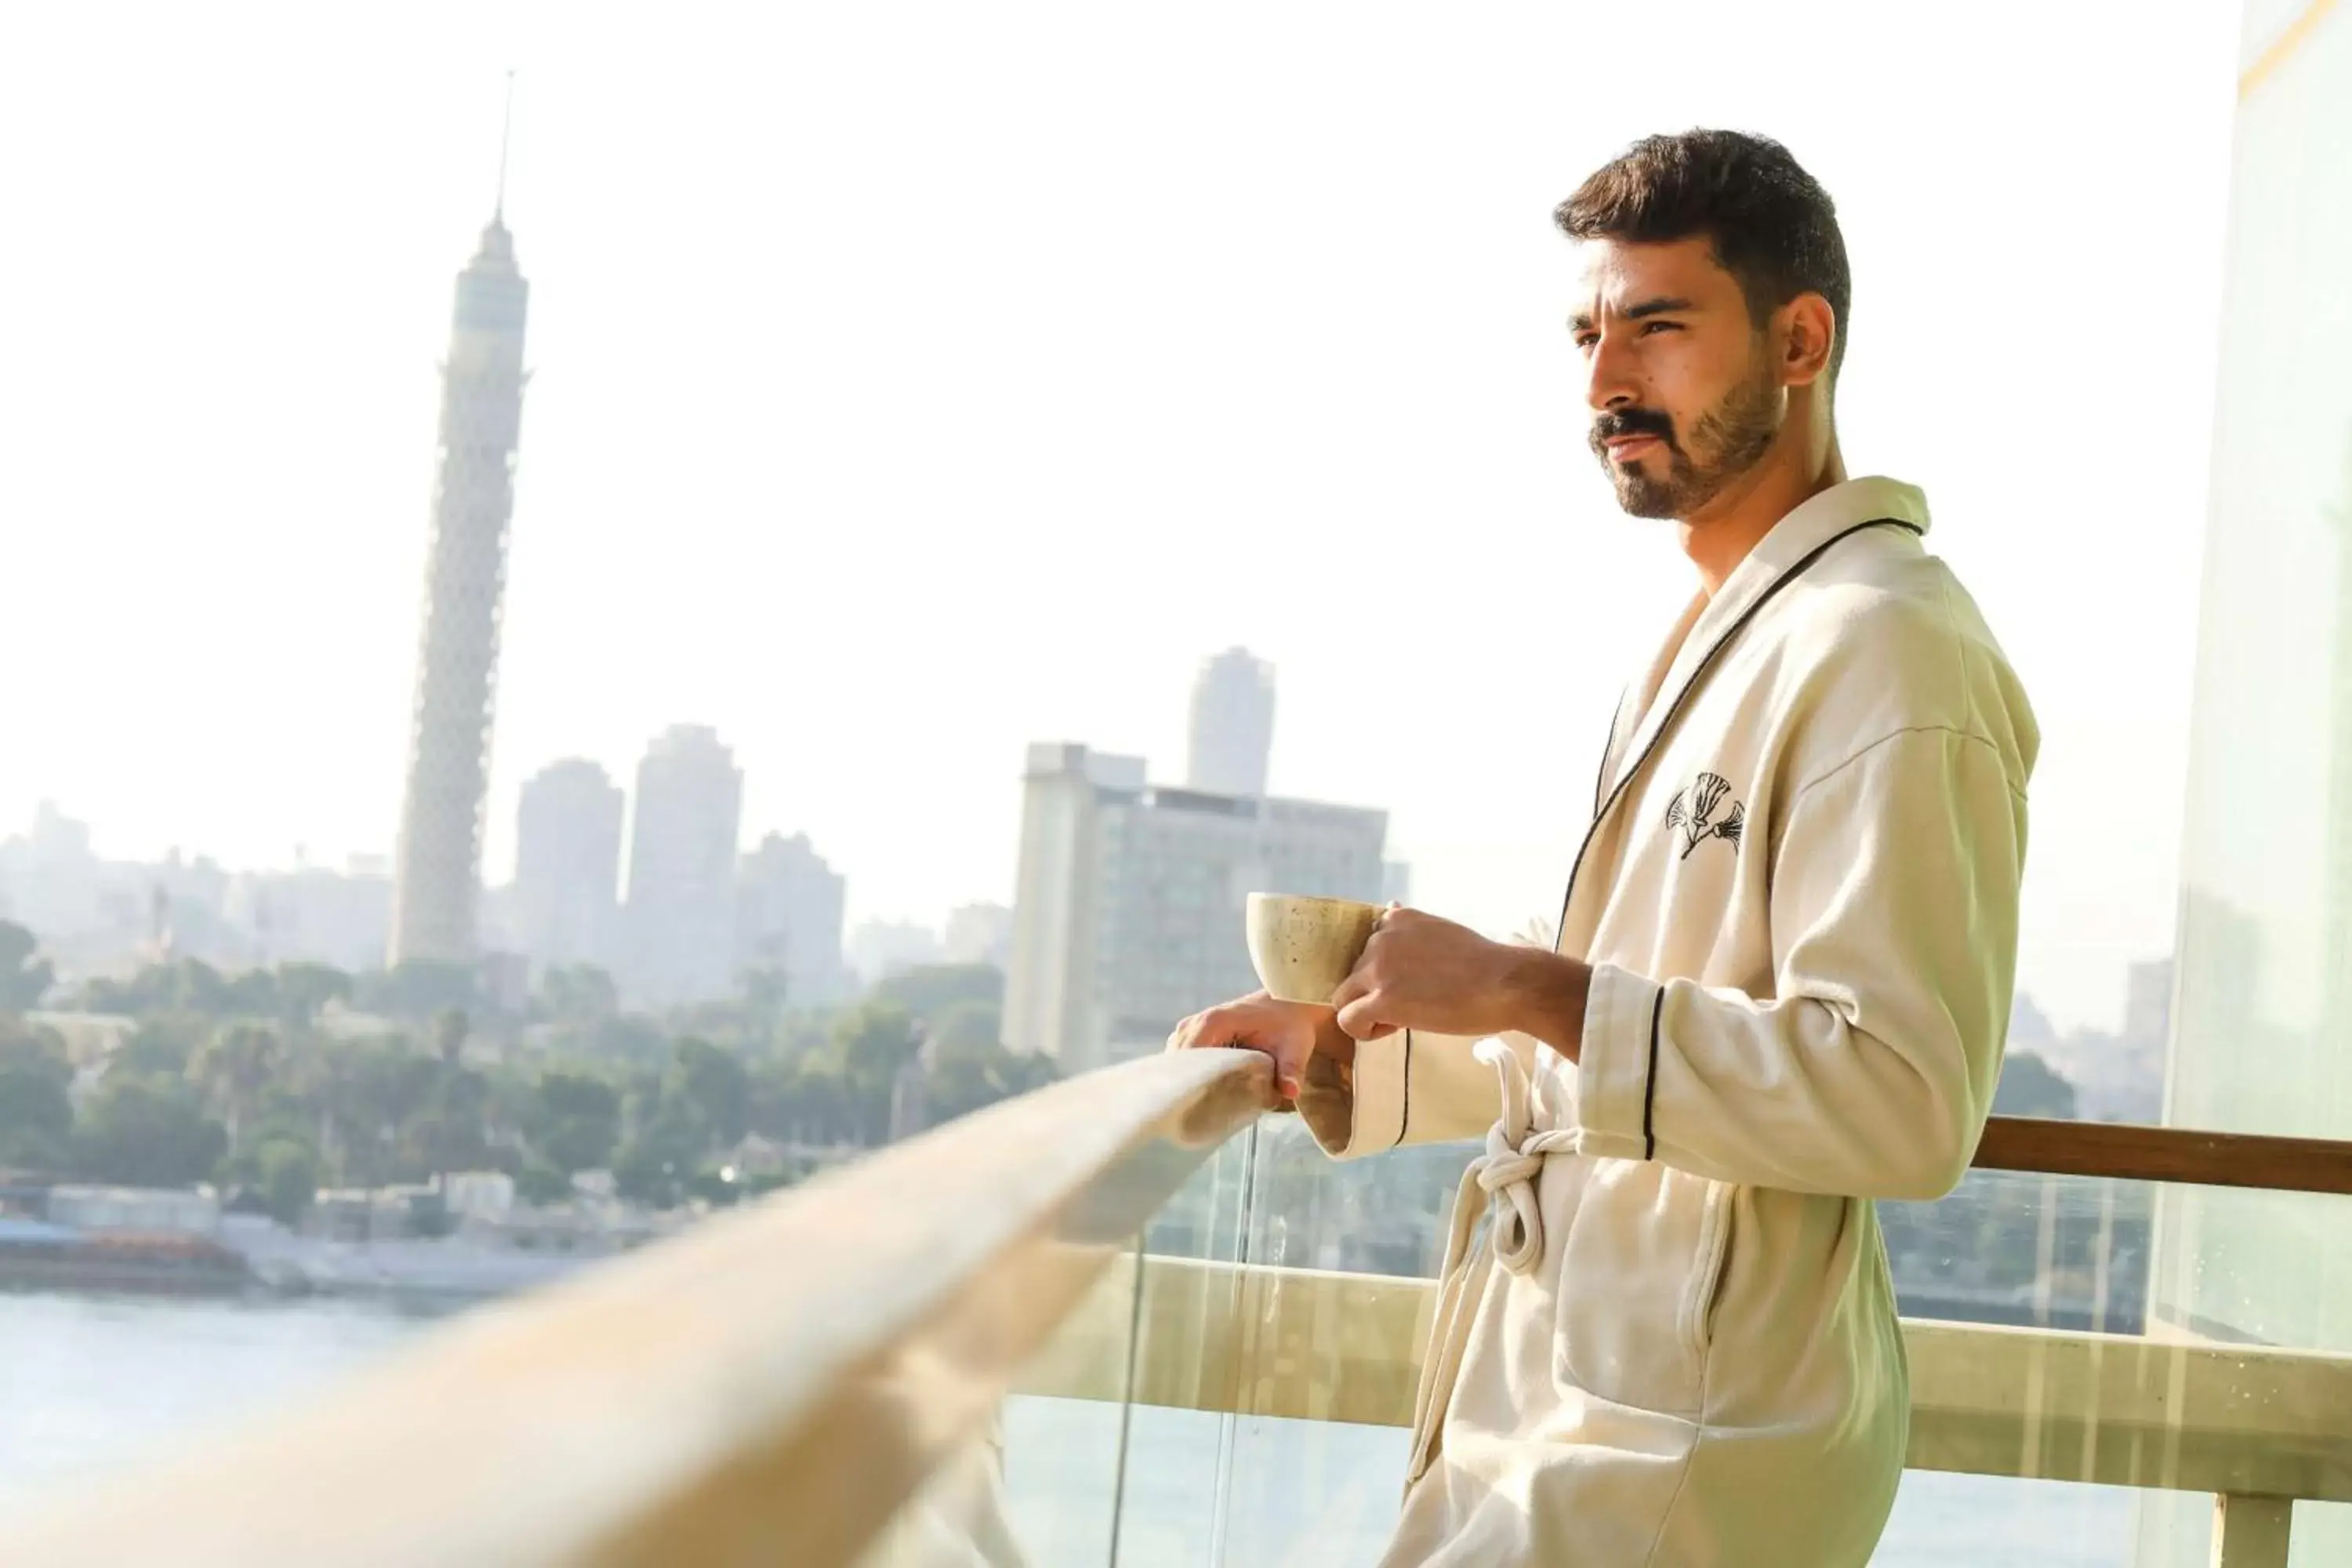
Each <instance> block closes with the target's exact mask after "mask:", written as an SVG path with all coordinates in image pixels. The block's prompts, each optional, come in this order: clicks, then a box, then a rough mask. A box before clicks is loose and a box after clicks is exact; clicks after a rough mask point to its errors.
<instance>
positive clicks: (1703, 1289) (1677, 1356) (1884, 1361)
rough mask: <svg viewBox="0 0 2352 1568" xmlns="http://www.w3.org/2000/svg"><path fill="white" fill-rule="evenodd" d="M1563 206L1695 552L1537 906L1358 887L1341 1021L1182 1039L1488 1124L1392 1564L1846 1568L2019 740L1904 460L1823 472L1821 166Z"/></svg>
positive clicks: (1304, 1018) (1594, 327) (1995, 884)
mask: <svg viewBox="0 0 2352 1568" xmlns="http://www.w3.org/2000/svg"><path fill="white" fill-rule="evenodd" d="M1557 216H1558V219H1559V226H1560V227H1561V228H1562V229H1564V230H1565V231H1566V232H1567V233H1568V234H1569V236H1570V237H1572V238H1573V239H1575V240H1576V241H1578V242H1579V249H1580V257H1581V259H1582V262H1583V277H1582V281H1581V283H1580V286H1579V289H1578V291H1577V295H1576V303H1575V309H1574V312H1573V316H1572V319H1571V321H1570V330H1571V331H1572V332H1573V333H1574V335H1575V339H1576V342H1577V344H1578V346H1579V348H1580V350H1581V351H1582V354H1583V358H1584V363H1585V367H1586V374H1587V377H1588V387H1587V396H1588V398H1589V400H1590V402H1591V408H1592V428H1591V444H1592V447H1593V450H1594V451H1595V453H1596V454H1597V455H1598V456H1599V458H1600V459H1601V464H1602V466H1603V467H1604V468H1605V469H1606V470H1607V472H1608V474H1609V477H1610V479H1611V482H1612V484H1613V485H1614V486H1615V488H1616V491H1617V498H1618V500H1619V502H1620V504H1622V506H1623V507H1624V509H1625V510H1627V511H1629V512H1632V513H1633V514H1634V515H1635V516H1639V517H1649V518H1658V519H1662V520H1665V519H1671V520H1672V521H1674V522H1675V526H1676V531H1677V533H1678V534H1679V537H1680V540H1681V543H1682V548H1683V551H1684V553H1685V554H1686V555H1687V556H1688V557H1689V558H1690V562H1691V564H1692V565H1693V566H1694V567H1695V568H1696V572H1697V574H1698V592H1697V595H1696V597H1695V598H1694V599H1693V600H1692V601H1691V604H1690V606H1689V608H1688V609H1687V610H1686V611H1685V613H1684V615H1683V616H1682V617H1681V619H1680V621H1679V622H1678V623H1677V624H1676V625H1675V626H1674V628H1673V629H1672V630H1671V631H1670V632H1669V633H1668V634H1667V636H1666V638H1665V640H1664V644H1663V646H1662V647H1660V648H1659V649H1658V651H1657V653H1656V656H1655V658H1654V659H1652V660H1651V662H1650V664H1649V666H1648V668H1647V671H1646V673H1644V674H1643V676H1642V677H1641V678H1640V679H1637V680H1636V681H1635V682H1634V683H1633V685H1632V686H1631V687H1630V688H1629V689H1628V690H1627V692H1626V695H1625V698H1624V700H1623V702H1622V705H1621V707H1620V709H1619V711H1618V714H1617V717H1616V721H1615V723H1614V725H1613V728H1612V732H1611V734H1610V737H1609V741H1608V745H1607V748H1606V751H1605V752H1604V754H1603V760H1602V763H1601V777H1600V781H1599V784H1598V786H1597V788H1596V791H1595V795H1594V799H1593V815H1592V820H1591V828H1590V830H1589V831H1588V832H1587V834H1586V836H1585V839H1584V843H1583V847H1582V848H1581V849H1580V851H1579V853H1578V855H1577V858H1576V863H1575V866H1574V868H1573V869H1572V871H1571V872H1570V879H1569V886H1568V892H1567V896H1566V899H1565V900H1564V903H1563V907H1562V910H1561V913H1560V919H1559V931H1558V935H1557V939H1556V941H1555V942H1553V944H1552V946H1551V948H1550V949H1549V951H1547V950H1546V949H1544V948H1543V947H1541V946H1539V945H1528V944H1519V945H1505V944H1501V943H1497V942H1489V941H1487V940H1486V939H1485V938H1483V937H1481V936H1479V935H1477V934H1476V933H1475V932H1473V931H1468V930H1466V929H1465V928H1463V927H1461V926H1458V925H1454V924H1452V923H1450V922H1448V921H1442V920H1439V919H1436V918H1435V917H1433V916H1431V915H1426V914H1423V913H1420V912H1418V911H1415V910H1402V909H1394V908H1391V910H1389V911H1388V912H1386V913H1385V914H1384V915H1383V917H1382V918H1381V922H1380V925H1379V926H1378V928H1377V929H1376V930H1375V931H1374V934H1373V936H1372V938H1371V941H1370V944H1369V945H1368V946H1367V947H1366V949H1365V951H1364V954H1363V957H1362V959H1361V961H1360V963H1358V964H1357V966H1356V970H1355V973H1353V974H1352V975H1351V976H1349V979H1348V981H1347V982H1346V984H1344V985H1343V986H1342V987H1341V989H1340V991H1339V994H1338V995H1337V996H1336V997H1335V998H1334V1001H1335V1003H1336V1004H1337V1012H1336V1016H1335V1015H1334V1012H1333V1011H1332V1010H1331V1009H1328V1008H1314V1007H1301V1006H1296V1005H1287V1004H1283V1003H1278V1002H1274V1001H1271V1000H1269V999H1268V998H1266V997H1265V995H1264V994H1259V995H1255V996H1251V997H1246V998H1244V999H1243V1000H1241V1001H1238V1002H1233V1003H1229V1004H1227V1005H1223V1006H1220V1007H1213V1008H1211V1009H1210V1010H1209V1011H1207V1012H1205V1013H1202V1014H1200V1015H1198V1016H1195V1017H1192V1018H1190V1019H1187V1020H1186V1021H1185V1022H1184V1023H1183V1024H1182V1025H1181V1026H1180V1027H1179V1028H1178V1030H1177V1031H1176V1034H1175V1035H1174V1037H1171V1042H1170V1044H1171V1047H1173V1048H1184V1047H1200V1046H1217V1045H1232V1044H1240V1045H1244V1046H1248V1047H1255V1048H1256V1049H1258V1050H1261V1051H1265V1052H1266V1053H1268V1054H1270V1055H1271V1056H1272V1057H1273V1058H1274V1063H1275V1070H1274V1082H1275V1084H1276V1090H1277V1092H1278V1093H1280V1094H1281V1095H1282V1096H1284V1097H1285V1099H1286V1100H1295V1102H1296V1105H1297V1110H1298V1111H1299V1112H1300V1113H1301V1114H1302V1115H1303V1116H1304V1118H1305V1120H1306V1121H1307V1125H1308V1126H1309V1127H1310V1128H1311V1129H1312V1131H1314V1133H1315V1136H1316V1137H1317V1138H1318V1140H1319V1141H1320V1142H1322V1144H1323V1145H1324V1147H1325V1148H1326V1149H1327V1150H1328V1151H1329V1152H1332V1153H1335V1154H1337V1155H1339V1156H1340V1157H1342V1158H1349V1157H1353V1156H1357V1155H1360V1154H1367V1153H1371V1152H1376V1151H1379V1150H1382V1149H1388V1148H1393V1147H1395V1146H1397V1145H1398V1144H1401V1143H1411V1142H1426V1141H1430V1140H1436V1139H1448V1138H1463V1137H1475V1136H1476V1135H1478V1134H1480V1133H1482V1132H1483V1133H1484V1134H1485V1135H1486V1153H1485V1154H1484V1155H1483V1156H1482V1157H1481V1158H1479V1159H1478V1160H1477V1161H1476V1162H1475V1163H1474V1164H1473V1165H1472V1167H1471V1169H1470V1171H1469V1173H1467V1174H1466V1175H1465V1178H1464V1184H1463V1189H1462V1191H1463V1196H1462V1197H1461V1198H1459V1199H1457V1200H1456V1203H1455V1210H1454V1237H1453V1243H1452V1246H1451V1247H1449V1250H1448V1257H1447V1262H1446V1268H1445V1275H1444V1280H1443V1282H1442V1286H1441V1289H1440V1293H1439V1300H1438V1307H1437V1315H1436V1322H1435V1326H1434V1330H1433V1337H1432V1340H1431V1342H1430V1345H1429V1347H1428V1351H1427V1355H1426V1359H1425V1361H1424V1363H1423V1370H1422V1382H1421V1394H1420V1399H1419V1412H1418V1415H1417V1419H1416V1431H1415V1435H1414V1444H1413V1453H1412V1463H1411V1466H1410V1469H1409V1475H1408V1479H1407V1484H1406V1492H1405V1498H1404V1505H1403V1512H1402V1519H1401V1521H1400V1522H1399V1526H1398V1532H1397V1535H1396V1538H1395V1541H1394V1542H1393V1544H1392V1545H1391V1548H1390V1551H1389V1552H1388V1555H1387V1557H1386V1559H1385V1561H1386V1562H1387V1563H1390V1564H1391V1565H1395V1568H1404V1565H1407V1564H1413V1565H1419V1564H1436V1563H1445V1564H1482V1565H1483V1564H1496V1563H1569V1564H1578V1565H1585V1564H1593V1565H1598V1568H1623V1565H1637V1564H1660V1565H1672V1568H1694V1565H1702V1564H1727V1565H1731V1564H1736V1565H1738V1568H1759V1565H1780V1564H1785V1565H1787V1568H1841V1565H1847V1564H1851V1565H1853V1568H1861V1565H1862V1564H1864V1563H1866V1562H1867V1561H1868V1560H1869V1557H1870V1554H1871V1550H1872V1547H1873V1546H1874V1543H1875V1542H1876V1541H1877V1539H1878V1535H1879V1532H1880V1531H1881V1530H1882V1529H1883V1528H1884V1526H1885V1520H1886V1515H1887V1512H1888V1510H1889V1509H1890V1508H1891V1506H1892V1504H1893V1501H1894V1497H1895V1483H1896V1480H1897V1479H1898V1477H1899V1475H1900V1472H1901V1468H1902V1464H1903V1456H1904V1445H1905V1438H1906V1427H1907V1418H1908V1408H1907V1407H1908V1394H1909V1388H1908V1377H1907V1373H1906V1367H1905V1363H1904V1355H1903V1342H1902V1339H1901V1337H1900V1334H1899V1331H1898V1330H1897V1328H1896V1324H1895V1301H1894V1289H1893V1286H1892V1284H1891V1282H1890V1281H1889V1279H1888V1277H1887V1270H1886V1258H1885V1244H1884V1242H1883V1241H1882V1239H1881V1237H1880V1235H1879V1229H1878V1223H1877V1217H1876V1215H1875V1212H1874V1209H1873V1207H1872V1200H1874V1199H1878V1198H1908V1199H1923V1198H1932V1197H1936V1196H1937V1195H1939V1194H1943V1193H1945V1192H1947V1191H1948V1190H1949V1189H1950V1188H1951V1187H1952V1185H1953V1184H1954V1183H1956V1182H1957V1181H1958V1179H1959V1176H1960V1174H1961V1173H1962V1172H1963V1171H1964V1170H1965V1169H1966V1168H1967V1166H1968V1163H1969V1156H1970V1155H1971V1153H1972V1152H1974V1149H1975V1146H1976V1142H1977V1139H1978V1136H1979V1133H1980V1132H1981V1131H1982V1129H1983V1124H1984V1118H1985V1113H1986V1110H1987V1107H1988V1105H1989V1104H1990V1101H1991V1099H1992V1091H1993V1080H1994V1079H1995V1077H1996V1076H1997V1075H1998V1073H1999V1071H2000V1053H2001V1042H2002V1036H2003V1030H2004V1027H2005V1026H2006V1022H2007V1019H2008V1016H2009V1005H2010V990H2011V980H2012V976H2013V973H2014V968H2015V963H2016V943H2017V899H2018V883H2019V879H2020V876H2021V871H2022V865H2023V858H2024V848H2025V788H2026V781H2027V778H2028V775H2029V774H2030V773H2031V772H2032V766H2033V758H2034V752H2035V751H2036V749H2037V745H2038V736H2037V732H2036V730H2035V727H2034V722H2033V718H2032V712H2031V711H2030V710H2029V709H2028V707H2027V704H2026V700H2025V696H2024V693H2023V692H2022V691H2021V689H2019V686H2018V683H2017V680H2016V679H2015V678H2014V676H2012V675H2011V672H2010V669H2009V667H2008V664H2007V662H2006V660H2004V659H2003V658H2002V656H2001V652H2000V647H1999V646H1998V645H1997V644H1996V643H1995V642H1994V640H1993V637H1992V634H1991V633H1990V632H1989V631H1988V630H1987V629H1986V628H1985V626H1984V623H1983V621H1982V620H1981V619H1979V616H1978V614H1977V610H1976V607H1975V605H1973V604H1972V603H1971V602H1970V600H1969V596H1968V595H1967V594H1966V593H1965V592H1963V591H1962V589H1961V588H1960V586H1959V584H1958V582H1956V581H1955V580H1954V578H1953V575H1952V574H1951V573H1950V572H1949V571H1948V569H1947V568H1946V567H1945V566H1944V565H1943V563H1941V562H1939V561H1938V560H1937V558H1936V557H1935V556H1933V555H1931V554H1929V553H1928V552H1927V549H1926V547H1925V545H1924V544H1923V542H1922V540H1923V536H1924V535H1925V534H1926V532H1927V504H1926V501H1925V500H1924V499H1923V498H1922V496H1921V495H1920V493H1919V492H1918V491H1917V490H1916V489H1911V488H1910V487H1908V486H1906V485H1901V484H1896V483H1895V482H1894V481H1892V480H1888V479H1856V480H1848V479H1846V476H1845V470H1844V466H1843V460H1842V458H1840V455H1839V451H1838V442H1837V434H1836V428H1835V426H1834V423H1833V421H1832V402H1833V396H1834V392H1835V387H1836V380H1837V373H1838V367H1839V364H1840V363H1841V361H1842V360H1843V354H1844V349H1845V335H1846V321H1847V304H1848V299H1849V295H1850V282H1849V277H1848V272H1847V268H1846V258H1845V247H1844V242H1843V238H1842V237H1841V236H1840V234H1839V231H1838V226H1837V222H1836V216H1835V211H1834V208H1833V207H1832V204H1831V202H1830V198H1829V197H1828V195H1826V194H1825V193H1824V192H1823V191H1822V188H1821V186H1820V185H1819V184H1817V183H1816V182H1815V181H1814V180H1813V179H1812V178H1811V176H1810V175H1808V174H1806V173H1805V172H1804V171H1803V170H1802V169H1801V168H1800V167H1799V166H1798V165H1797V163H1796V162H1795V161H1794V160H1793V159H1792V158H1790V155H1789V154H1788V153H1787V152H1786V151H1785V150H1784V149H1783V148H1781V147H1780V146H1779V145H1778V144H1777V143H1775V142H1769V141H1765V140H1762V139H1760V138H1757V137H1751V136H1744V135H1738V134H1733V133H1729V132H1710V131H1696V132H1689V133H1687V134H1685V135H1681V136H1673V137H1654V138H1652V139H1650V140H1647V141H1644V142H1641V143H1639V144H1637V145H1636V146H1634V147H1633V148H1632V149H1631V150H1630V151H1628V152H1627V153H1625V154H1624V155H1623V156H1622V157H1621V158H1619V159H1618V160H1617V161H1616V162H1614V163H1611V164H1610V165H1609V166H1608V167H1606V168H1604V169H1602V170H1601V171H1600V172H1599V173H1597V174H1594V175H1593V176H1592V177H1591V179H1589V180H1587V181H1586V182H1585V183H1584V184H1583V186H1582V188H1580V190H1578V192H1577V193H1576V194H1575V195H1573V196H1571V197H1570V199H1569V200H1568V201H1567V202H1566V203H1564V204H1562V205H1561V206H1560V208H1559V213H1558V215H1557ZM1566 609H1567V612H1568V613H1569V614H1574V613H1575V605H1574V603H1573V597H1572V596H1571V598H1570V602H1569V603H1568V605H1566ZM1480 1193H1484V1194H1486V1195H1487V1198H1488V1200H1489V1201H1488V1204H1487V1205H1483V1206H1486V1208H1488V1209H1489V1210H1490V1212H1491V1215H1492V1223H1491V1224H1490V1225H1489V1226H1488V1227H1487V1231H1486V1236H1485V1237H1484V1238H1483V1239H1482V1240H1481V1241H1479V1242H1478V1244H1477V1245H1476V1246H1475V1247H1473V1246H1471V1245H1470V1242H1469V1237H1470V1233H1471V1230H1472V1227H1473V1226H1474V1224H1475V1220H1476V1219H1477V1217H1478V1212H1479V1210H1480V1208H1481V1206H1482V1205H1480V1204H1479V1203H1478V1202H1477V1201H1476V1198H1477V1194H1480Z"/></svg>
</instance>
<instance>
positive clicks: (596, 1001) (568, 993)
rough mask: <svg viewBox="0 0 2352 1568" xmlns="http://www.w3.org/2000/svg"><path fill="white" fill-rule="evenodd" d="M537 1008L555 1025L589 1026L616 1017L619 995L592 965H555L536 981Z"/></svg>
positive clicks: (605, 974)
mask: <svg viewBox="0 0 2352 1568" xmlns="http://www.w3.org/2000/svg"><path fill="white" fill-rule="evenodd" d="M539 1005H540V1008H541V1011H542V1012H543V1013H545V1014H546V1016H548V1017H549V1018H551V1019H552V1020H554V1021H556V1022H558V1023H578V1024H593V1023H595V1022H596V1021H597V1020H599V1019H602V1018H611V1017H614V1016H618V1014H619V1013H620V1011H621V994H620V991H619V988H618V987H616V986H614V984H613V977H612V976H611V975H610V974H608V973H605V972H604V970H602V969H599V968H597V967H596V966H595V965H594V964H593V963H555V964H550V965H549V966H548V968H547V971H546V973H543V974H541V976H540V978H539Z"/></svg>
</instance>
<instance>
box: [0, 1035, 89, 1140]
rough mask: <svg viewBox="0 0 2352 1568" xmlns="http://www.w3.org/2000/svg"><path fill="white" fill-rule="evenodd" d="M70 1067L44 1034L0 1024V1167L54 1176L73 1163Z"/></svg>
mask: <svg viewBox="0 0 2352 1568" xmlns="http://www.w3.org/2000/svg"><path fill="white" fill-rule="evenodd" d="M72 1083H73V1064H72V1063H70V1062H68V1060H67V1059H66V1052H65V1047H64V1046H63V1045H61V1044H60V1043H59V1042H58V1038H57V1037H56V1036H54V1035H52V1034H50V1033H49V1032H48V1031H47V1030H46V1029H28V1028H26V1027H25V1026H24V1025H22V1024H20V1023H17V1022H16V1021H14V1020H0V1165H14V1166H24V1167H29V1168H31V1169H34V1170H41V1171H58V1170H62V1169H64V1168H65V1166H66V1164H67V1163H68V1161H69V1160H70V1159H71V1158H72V1149H73V1143H72V1139H73V1123H74V1113H73V1100H72V1098H71V1096H70V1094H69V1093H68V1089H69V1088H70V1087H71V1085H72Z"/></svg>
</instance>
